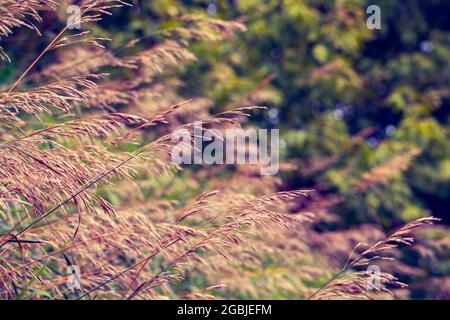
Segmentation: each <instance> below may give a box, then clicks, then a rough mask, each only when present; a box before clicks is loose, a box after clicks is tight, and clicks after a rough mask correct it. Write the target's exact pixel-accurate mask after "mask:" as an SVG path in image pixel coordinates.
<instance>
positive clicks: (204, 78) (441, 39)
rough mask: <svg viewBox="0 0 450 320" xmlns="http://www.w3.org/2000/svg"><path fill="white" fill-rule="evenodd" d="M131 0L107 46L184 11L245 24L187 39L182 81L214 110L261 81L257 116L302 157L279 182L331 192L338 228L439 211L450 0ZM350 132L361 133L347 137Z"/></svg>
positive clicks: (155, 28)
mask: <svg viewBox="0 0 450 320" xmlns="http://www.w3.org/2000/svg"><path fill="white" fill-rule="evenodd" d="M134 4H135V7H134V8H133V9H131V11H130V12H128V13H126V12H124V13H123V15H122V16H120V15H119V16H116V18H115V19H116V20H115V21H111V20H109V22H106V23H107V27H108V30H109V32H114V33H115V34H117V32H118V33H119V34H121V37H122V38H121V39H119V42H118V43H117V44H116V45H119V44H120V42H121V41H122V42H125V41H126V40H128V39H132V38H133V37H136V36H138V37H149V38H151V37H156V36H157V34H158V32H160V31H161V30H168V29H170V28H173V27H176V26H177V22H176V20H177V19H176V18H177V16H179V15H182V14H188V13H195V14H204V15H205V16H206V15H209V16H211V17H217V18H224V19H242V20H243V21H244V22H245V24H246V25H247V27H248V30H247V31H246V32H244V33H242V34H239V35H237V36H236V39H235V41H231V42H227V43H224V44H223V43H222V44H217V45H216V46H214V45H213V46H212V45H211V44H210V43H208V44H207V45H206V44H201V43H199V44H197V45H196V46H195V51H196V54H197V56H198V58H199V61H198V62H197V63H195V64H193V65H192V66H191V67H190V68H189V69H187V70H182V72H183V78H184V80H185V82H186V86H185V87H184V89H183V90H184V91H185V92H186V93H187V94H188V95H189V94H192V95H194V94H200V95H203V96H207V97H209V98H211V99H212V100H213V101H215V102H216V103H217V107H216V108H218V109H224V108H227V107H229V106H232V105H233V103H236V101H238V99H236V97H245V96H246V95H247V94H249V92H252V91H253V90H255V89H258V88H260V87H261V86H263V87H264V93H261V94H260V100H264V104H265V105H267V106H270V108H271V109H270V110H269V112H267V115H266V116H265V117H263V118H260V119H258V121H259V122H260V124H261V125H262V126H265V127H277V128H281V133H282V137H283V140H284V143H283V146H284V147H283V150H282V151H283V156H284V157H285V159H287V160H289V159H291V160H292V159H295V160H297V161H298V162H297V163H298V164H299V170H298V172H294V173H290V174H288V175H285V181H286V183H285V186H284V187H285V188H294V187H305V186H313V187H317V186H320V191H321V192H324V193H328V192H330V193H331V192H332V193H338V194H340V195H341V196H343V197H344V198H345V201H344V202H343V203H344V205H341V206H339V207H338V208H335V211H336V212H338V213H339V215H340V216H342V217H343V219H342V221H341V223H342V224H345V225H348V224H349V223H350V224H353V223H360V222H362V221H364V222H367V221H374V222H378V223H382V224H383V225H384V226H385V227H387V228H390V227H392V226H394V225H397V224H398V223H400V222H403V221H409V220H411V219H414V218H417V217H420V216H423V215H424V214H426V211H431V212H432V213H433V214H434V215H436V216H440V217H443V218H446V215H447V212H448V198H449V196H450V195H449V193H450V156H449V155H450V151H449V150H450V148H449V147H450V139H449V134H450V132H449V124H448V120H449V104H450V89H449V75H450V58H449V57H450V33H449V29H450V20H448V17H447V13H448V12H450V3H448V2H447V1H439V0H431V1H418V0H408V1H363V0H340V1H329V0H315V1H306V0H305V1H300V0H266V1H260V0H245V1H233V0H217V1H214V0H209V1H208V0H184V1H182V0H170V1H166V0H165V1H162V0H156V1H137V0H135V1H134ZM371 4H376V5H379V6H380V8H381V20H382V26H381V30H369V29H368V28H367V26H366V19H367V17H368V14H366V8H367V7H368V6H369V5H371ZM118 21H120V23H117V22H118ZM124 21H125V24H126V25H124ZM123 30H126V31H125V32H121V31H123ZM114 38H115V40H117V36H115V37H114ZM267 80H269V81H267ZM358 138H362V142H361V143H357V144H356V145H355V144H354V143H353V142H354V141H355V139H358ZM413 148H420V149H421V151H422V152H421V153H420V155H419V156H417V158H416V159H415V160H414V161H413V163H412V164H411V166H410V168H409V169H408V171H407V172H406V173H405V174H403V175H398V176H397V177H395V178H393V179H392V180H391V181H390V183H389V185H388V186H387V187H386V186H384V187H378V188H377V187H374V188H371V189H370V190H369V191H366V192H363V193H362V194H356V195H355V193H354V191H353V188H352V187H351V186H352V184H353V183H354V181H355V180H357V179H359V178H360V177H361V174H362V173H363V172H365V171H367V170H370V168H373V167H375V166H378V165H381V164H383V163H386V162H387V161H388V160H389V159H392V158H393V157H395V156H397V155H399V154H402V153H403V152H407V151H408V150H411V149H413ZM322 163H323V164H322ZM311 167H314V168H316V169H314V170H309V169H310V168H311ZM317 167H318V169H317ZM447 221H448V220H447Z"/></svg>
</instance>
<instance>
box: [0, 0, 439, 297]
mask: <svg viewBox="0 0 450 320" xmlns="http://www.w3.org/2000/svg"><path fill="white" fill-rule="evenodd" d="M126 5H128V4H127V3H126V2H123V1H105V0H86V1H82V2H81V5H80V10H81V11H80V12H81V16H80V22H81V24H82V25H83V30H80V31H77V30H71V29H72V28H71V26H70V25H68V24H67V23H66V22H65V21H59V25H60V30H59V32H58V33H56V35H55V36H54V37H53V39H51V40H49V42H48V44H47V45H46V46H45V47H44V49H43V50H42V51H41V52H40V53H39V54H38V55H37V56H36V57H32V58H29V57H27V60H31V63H30V64H29V65H28V66H27V67H26V68H25V70H23V71H22V70H20V71H17V78H16V79H15V80H13V81H12V82H11V83H10V84H9V83H8V84H2V87H5V90H4V91H3V92H2V93H0V121H1V124H0V126H1V128H0V129H1V135H0V163H1V166H0V296H1V297H2V298H3V299H41V298H45V299H64V298H66V299H94V298H102V299H136V298H141V299H158V298H196V299H200V298H202V299H210V298H224V297H233V295H236V294H237V295H240V297H267V296H268V294H269V293H270V291H271V290H273V292H275V290H278V291H280V292H281V291H284V292H287V293H288V294H289V296H290V297H304V298H307V297H310V298H333V297H336V296H337V297H346V298H352V297H358V298H359V297H369V296H370V293H368V292H367V290H366V287H365V285H364V281H365V280H364V277H365V276H364V274H363V272H362V271H358V270H356V269H355V268H357V267H358V268H361V267H364V266H367V264H368V262H369V261H370V259H373V257H370V258H368V256H372V255H378V254H379V253H380V252H383V253H384V252H385V251H388V250H391V249H394V248H395V247H396V246H397V245H398V244H402V243H403V244H407V245H409V244H411V242H412V238H410V237H409V236H407V235H408V234H409V233H410V232H411V231H412V230H413V229H415V228H417V227H419V226H422V225H424V224H429V223H431V222H433V221H434V219H432V218H425V219H421V220H418V221H416V222H413V223H411V224H408V225H406V226H405V227H403V228H401V229H400V230H399V231H397V232H396V233H394V234H393V235H391V236H390V237H387V238H386V239H384V240H381V241H380V242H376V243H375V244H374V245H372V246H369V248H368V249H366V250H365V251H363V252H361V253H358V256H357V257H356V258H355V257H353V254H352V255H351V257H350V258H349V261H348V263H346V264H345V266H344V268H343V270H342V271H340V272H339V273H338V274H337V275H336V276H334V277H332V279H331V280H329V281H328V282H326V284H325V285H323V286H322V287H321V288H320V289H319V290H317V291H316V289H317V288H316V287H317V286H307V285H305V283H307V282H308V281H310V282H314V281H313V280H314V279H315V278H317V277H320V276H322V273H323V270H322V269H321V267H323V268H326V270H327V271H330V270H328V269H329V267H328V266H327V265H326V261H325V259H321V260H320V261H321V262H320V263H321V264H322V265H314V264H311V262H309V263H305V261H308V260H311V259H312V257H316V256H320V254H321V253H320V252H313V250H311V247H309V246H308V245H309V244H310V243H309V242H308V241H307V239H308V238H310V235H311V234H312V230H311V229H309V226H310V224H311V223H312V222H313V221H314V219H315V215H314V214H315V213H316V211H319V209H320V210H324V209H326V206H325V205H323V204H324V203H325V202H323V203H322V200H323V199H320V197H319V198H317V195H316V194H315V193H314V192H313V191H312V190H291V191H282V192H279V191H277V190H276V186H277V185H278V184H279V179H278V178H276V177H261V176H259V175H258V174H257V173H255V172H257V171H255V170H252V169H249V168H246V167H243V166H241V167H237V168H235V170H234V171H232V172H231V173H228V174H229V176H227V178H226V179H221V178H220V177H216V175H217V171H215V170H222V169H223V168H220V169H217V168H201V169H199V170H198V171H197V172H195V173H192V175H190V176H189V175H188V176H186V175H183V173H180V171H182V170H183V168H182V167H180V166H179V165H176V164H174V163H172V162H171V161H170V155H171V152H173V148H174V142H173V141H172V140H171V133H172V132H174V131H175V130H178V129H186V130H189V131H192V128H193V125H194V124H193V122H194V121H195V120H202V121H203V125H204V130H211V129H212V128H215V129H219V130H220V129H224V128H228V127H235V126H240V125H243V124H244V122H245V119H246V118H247V117H248V116H249V114H250V113H252V112H260V110H261V108H260V107H258V106H253V105H251V104H249V103H245V105H246V106H245V107H242V106H238V107H234V108H231V109H229V110H228V111H224V112H222V113H219V114H215V115H211V114H210V113H209V108H210V106H211V104H212V102H211V101H209V100H208V99H206V98H202V97H200V98H192V97H189V98H186V97H183V96H181V95H180V94H179V93H178V90H177V89H178V88H179V87H180V86H181V85H182V83H181V80H179V78H178V77H177V73H176V69H177V68H178V67H179V66H180V65H182V64H185V63H191V62H193V61H195V59H196V57H195V56H194V55H193V53H191V52H190V51H189V44H190V43H192V42H196V41H223V40H225V39H227V38H230V37H232V36H233V35H234V34H235V33H236V32H242V31H244V30H245V27H244V26H243V25H242V24H241V23H240V22H237V21H222V20H217V19H207V18H204V17H201V16H193V15H189V16H180V17H179V25H178V26H177V27H174V28H172V29H170V30H165V31H162V32H160V34H159V35H158V37H157V39H158V41H156V42H155V39H151V40H152V41H147V40H148V39H147V38H139V39H135V40H133V41H131V42H129V43H127V44H126V45H124V46H121V47H120V48H116V49H114V50H111V49H108V48H107V47H106V44H105V42H106V39H104V38H101V37H97V36H94V35H91V33H90V32H89V31H86V30H84V26H85V25H90V24H92V23H95V22H99V21H100V20H101V19H102V18H103V16H104V15H108V14H111V13H112V12H113V11H114V10H117V9H119V8H121V7H123V6H126ZM57 8H58V4H57V3H56V2H53V1H50V0H48V1H46V0H24V1H15V0H0V36H2V37H12V38H14V32H15V29H17V28H21V27H25V28H29V29H34V30H36V31H37V32H38V34H40V33H39V31H38V26H37V24H38V23H39V22H41V21H42V20H43V18H42V16H41V14H40V13H41V11H42V12H44V11H45V14H46V17H52V19H56V17H57V15H56V14H55V10H56V9H57ZM40 39H46V38H40ZM30 54H31V53H30ZM0 58H2V59H3V60H4V61H3V63H14V61H15V60H14V59H15V57H9V56H8V48H7V47H3V48H1V50H0ZM44 58H45V59H44ZM247 98H248V97H247ZM244 100H246V102H249V100H252V101H255V97H253V98H252V99H244ZM256 100H257V99H256ZM192 138H194V137H192ZM412 156H414V154H412V155H409V156H408V157H409V158H410V157H412ZM409 158H408V159H409ZM408 159H406V160H404V161H401V159H399V160H398V161H397V162H398V166H400V167H404V166H405V165H407V163H406V162H408V161H409V160H408ZM397 162H396V163H397ZM394 165H395V163H394ZM390 166H391V167H392V164H391V165H390ZM378 171H382V172H381V173H382V174H384V175H385V176H389V172H387V173H386V170H384V171H383V170H382V169H379V170H378ZM378 171H375V170H373V171H372V172H370V173H368V174H367V175H366V176H365V177H364V179H363V180H361V183H360V184H358V185H356V186H355V188H356V189H357V190H358V191H357V192H360V191H361V190H363V189H364V188H367V187H368V185H370V184H371V183H381V182H382V180H383V178H381V177H380V176H381V175H382V174H379V172H378ZM201 181H203V182H204V185H203V186H201V185H200V184H201ZM186 186H189V189H188V188H186ZM205 186H206V187H208V188H209V187H210V188H211V189H209V190H206V191H205V189H207V188H206V187H205ZM192 190H194V191H192ZM218 190H220V191H218ZM321 203H322V206H321ZM300 204H305V205H304V206H303V207H304V208H310V209H311V210H303V211H299V210H295V207H296V206H299V205H300ZM355 253H356V250H355ZM239 261H241V262H245V264H239V263H238V262H239ZM315 261H316V262H319V260H315ZM75 266H76V267H77V268H79V271H80V272H79V274H77V278H76V279H73V274H72V273H71V272H68V271H67V270H73V268H74V267H75ZM330 272H331V271H330ZM344 274H346V275H348V274H351V275H352V276H351V277H350V278H345V279H344V280H343V279H342V277H343V275H344ZM242 275H245V277H244V278H245V279H253V278H254V277H261V276H262V277H265V279H266V280H267V279H277V280H278V281H277V286H276V288H274V287H272V288H271V287H270V286H268V285H266V284H263V285H261V286H260V288H264V290H262V289H258V288H257V287H255V285H254V283H253V282H252V281H250V280H248V281H246V280H245V279H243V276H242ZM199 279H200V280H199ZM74 280H75V284H74V282H73V281H74ZM68 281H72V282H70V283H71V284H72V285H76V288H75V290H72V289H73V287H70V286H69V285H68V283H69V282H68ZM194 282H197V283H198V282H201V283H202V284H203V285H204V286H203V288H200V287H199V286H198V284H194ZM381 282H382V288H381V290H382V291H387V290H388V289H387V287H388V286H390V285H398V284H399V282H398V281H397V279H396V278H395V277H393V276H391V275H390V274H388V273H383V274H382V281H381ZM252 283H253V284H252ZM236 292H238V293H236ZM269 296H270V295H269Z"/></svg>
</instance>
